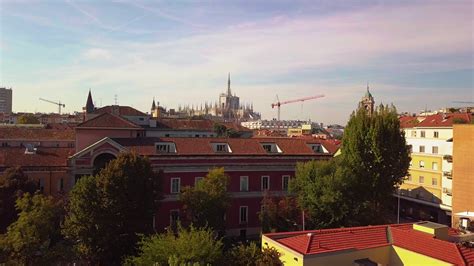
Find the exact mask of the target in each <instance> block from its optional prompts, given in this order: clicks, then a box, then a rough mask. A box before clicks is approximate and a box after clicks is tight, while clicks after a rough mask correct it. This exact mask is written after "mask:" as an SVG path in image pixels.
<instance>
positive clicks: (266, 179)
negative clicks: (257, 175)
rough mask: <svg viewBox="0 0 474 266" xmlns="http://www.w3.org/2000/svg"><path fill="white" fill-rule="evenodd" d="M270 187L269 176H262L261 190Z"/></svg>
mask: <svg viewBox="0 0 474 266" xmlns="http://www.w3.org/2000/svg"><path fill="white" fill-rule="evenodd" d="M268 189H270V177H269V176H262V190H268Z"/></svg>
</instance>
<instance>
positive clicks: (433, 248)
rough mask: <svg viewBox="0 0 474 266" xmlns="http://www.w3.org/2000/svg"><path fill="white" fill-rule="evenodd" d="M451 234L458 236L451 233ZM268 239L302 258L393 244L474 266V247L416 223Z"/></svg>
mask: <svg viewBox="0 0 474 266" xmlns="http://www.w3.org/2000/svg"><path fill="white" fill-rule="evenodd" d="M449 234H450V235H456V234H459V232H458V231H455V230H449ZM265 236H266V237H269V238H270V239H273V240H274V241H277V242H278V243H280V244H282V245H284V246H286V247H288V248H290V249H292V250H294V251H297V252H298V253H301V254H303V255H309V254H319V253H328V252H334V251H340V250H349V249H356V250H360V249H367V248H374V247H381V246H386V245H394V246H398V247H401V248H404V249H408V250H411V251H413V252H416V253H419V254H423V255H426V256H428V257H431V258H435V259H438V260H442V261H445V262H448V263H452V264H454V265H466V264H467V265H474V248H469V247H466V246H461V245H457V244H455V243H451V242H449V241H444V240H440V239H436V238H434V237H433V236H432V235H430V234H428V233H424V232H421V231H417V230H414V229H413V224H411V223H410V224H392V225H377V226H363V227H352V228H339V229H322V230H311V231H299V232H288V233H270V234H265Z"/></svg>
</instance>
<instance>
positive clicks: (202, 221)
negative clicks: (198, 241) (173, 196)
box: [180, 168, 230, 232]
mask: <svg viewBox="0 0 474 266" xmlns="http://www.w3.org/2000/svg"><path fill="white" fill-rule="evenodd" d="M228 182H229V177H228V176H227V175H226V174H225V173H224V168H215V169H212V170H211V171H209V173H208V174H207V175H206V177H204V178H203V179H202V180H201V181H199V182H198V183H197V184H196V186H195V187H185V188H184V189H183V191H182V192H181V194H180V200H181V202H183V209H184V211H185V213H186V215H187V218H188V219H189V220H190V221H191V222H192V223H193V224H194V225H195V226H197V227H203V226H206V225H208V226H209V227H210V228H212V229H214V230H218V231H220V232H222V231H224V229H225V221H224V215H225V212H226V210H227V208H228V207H229V204H230V197H229V195H228V193H227V184H228Z"/></svg>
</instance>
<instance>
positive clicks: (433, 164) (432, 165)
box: [431, 162, 438, 171]
mask: <svg viewBox="0 0 474 266" xmlns="http://www.w3.org/2000/svg"><path fill="white" fill-rule="evenodd" d="M431 169H433V170H435V171H437V170H438V163H435V162H433V163H431Z"/></svg>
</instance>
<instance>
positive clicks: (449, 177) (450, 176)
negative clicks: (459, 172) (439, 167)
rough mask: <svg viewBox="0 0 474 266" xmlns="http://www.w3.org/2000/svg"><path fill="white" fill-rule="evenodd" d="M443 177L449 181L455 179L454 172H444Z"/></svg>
mask: <svg viewBox="0 0 474 266" xmlns="http://www.w3.org/2000/svg"><path fill="white" fill-rule="evenodd" d="M443 175H444V176H445V177H447V178H448V179H453V171H444V172H443Z"/></svg>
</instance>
